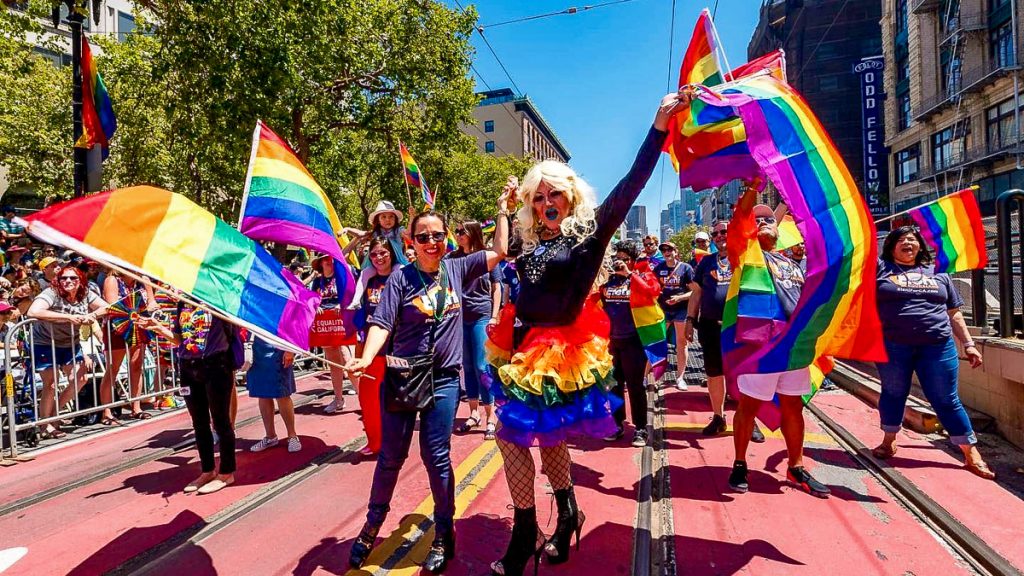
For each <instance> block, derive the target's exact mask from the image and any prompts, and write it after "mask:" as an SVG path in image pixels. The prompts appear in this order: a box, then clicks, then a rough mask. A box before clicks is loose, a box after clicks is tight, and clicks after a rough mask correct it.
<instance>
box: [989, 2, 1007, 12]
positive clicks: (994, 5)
mask: <svg viewBox="0 0 1024 576" xmlns="http://www.w3.org/2000/svg"><path fill="white" fill-rule="evenodd" d="M1009 3H1010V0H992V1H991V3H990V4H989V7H988V11H989V12H995V11H996V10H999V9H1000V8H1002V7H1003V6H1006V5H1007V4H1009Z"/></svg>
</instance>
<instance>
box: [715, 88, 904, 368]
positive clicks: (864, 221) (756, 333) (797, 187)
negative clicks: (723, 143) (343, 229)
mask: <svg viewBox="0 0 1024 576" xmlns="http://www.w3.org/2000/svg"><path fill="white" fill-rule="evenodd" d="M700 99H701V100H702V101H703V102H705V103H706V104H708V105H709V107H715V108H718V107H730V108H732V109H734V110H735V111H736V113H737V114H738V115H739V117H740V118H741V119H742V121H743V124H744V126H745V128H746V133H747V142H748V145H749V147H750V152H751V156H752V157H753V158H754V159H755V160H756V161H757V163H758V165H759V166H760V167H761V169H762V170H763V173H764V174H765V175H766V176H767V177H768V179H769V180H771V182H772V183H773V184H774V185H775V187H776V189H777V190H778V191H779V194H780V195H781V196H782V200H783V201H784V202H785V203H786V204H787V206H788V207H789V212H790V213H791V214H792V215H793V217H794V220H795V221H796V225H797V228H798V229H799V231H800V233H801V235H802V236H803V238H804V242H805V246H806V249H807V262H808V264H807V274H806V278H805V283H804V286H803V291H802V294H801V297H800V300H799V302H798V304H797V306H796V310H795V311H794V312H793V314H792V315H791V316H790V317H789V318H788V319H787V320H786V321H785V323H784V324H780V323H779V322H777V319H776V318H774V316H773V314H772V313H771V311H770V310H765V309H764V307H762V306H757V305H754V306H750V307H745V306H744V304H745V302H744V301H745V300H749V301H751V302H752V301H754V300H756V299H757V298H760V297H763V293H762V292H760V291H759V290H757V288H758V287H759V285H757V284H755V283H754V282H751V281H748V279H751V280H752V279H753V278H755V277H756V276H757V275H756V274H752V275H747V274H746V273H745V271H743V270H740V271H739V273H734V274H733V283H734V284H735V285H736V286H730V290H729V298H727V304H726V306H727V313H731V314H730V316H729V317H727V318H726V319H724V320H723V342H722V344H723V351H724V352H725V353H726V354H727V356H728V359H727V360H726V362H725V364H726V366H727V367H728V368H727V374H726V375H727V376H729V377H730V378H731V379H735V378H736V377H738V376H740V375H742V374H767V373H773V372H782V371H785V370H796V369H800V368H805V367H810V366H812V365H814V364H815V363H816V362H818V361H819V359H820V358H822V357H824V356H836V357H841V358H849V359H854V360H863V361H880V360H884V359H885V349H884V347H883V346H882V337H881V322H880V320H879V318H878V311H877V308H876V306H875V290H874V283H875V267H876V258H877V247H876V241H875V226H874V222H873V221H872V220H871V217H870V214H869V212H868V210H867V206H866V204H865V202H864V198H863V197H862V196H861V194H860V193H859V192H858V190H857V187H856V185H855V184H854V181H853V177H852V176H851V175H850V172H849V170H848V169H847V167H846V164H845V163H844V162H843V160H842V158H841V157H840V156H839V152H838V150H837V149H836V147H835V145H834V144H833V143H832V141H831V139H830V138H829V136H828V134H827V133H826V132H825V129H824V128H823V127H822V125H821V123H820V122H819V121H818V120H817V118H816V117H815V116H814V113H813V112H811V110H810V108H809V107H808V106H807V103H806V102H805V101H804V99H803V98H802V97H801V96H800V95H799V94H798V93H797V92H796V91H795V90H793V89H792V88H791V87H790V86H789V85H788V84H786V83H784V82H782V81H780V80H778V79H777V78H775V77H773V76H770V75H761V76H755V77H750V78H746V79H742V80H740V81H738V82H737V83H735V84H733V85H731V86H729V87H728V88H726V89H724V90H723V91H722V92H721V93H715V92H713V91H711V90H701V91H700ZM751 207H752V206H751ZM741 216H742V211H741ZM747 219H749V220H751V222H749V223H748V224H752V212H751V213H750V214H748V217H747ZM732 228H733V227H732V226H731V227H730V237H729V244H730V247H731V246H732V244H733V243H734V242H739V243H740V248H741V249H743V250H744V253H743V254H742V255H739V256H738V257H737V258H738V262H739V264H744V263H748V262H749V263H750V265H752V266H754V265H755V264H754V262H755V261H757V260H758V259H757V256H760V247H759V246H758V245H757V244H756V238H755V239H754V241H753V242H751V241H750V240H751V239H750V237H749V235H750V233H751V232H752V231H753V233H754V234H755V236H756V228H755V227H753V226H752V225H751V226H743V225H740V226H738V227H737V228H736V231H737V232H739V233H738V234H736V235H735V236H734V234H733V229H732ZM744 230H746V234H744ZM750 252H754V254H753V255H752V254H750ZM760 261H761V262H762V265H763V257H761V260H760ZM734 265H735V264H734ZM730 300H732V302H730ZM744 310H750V311H752V312H751V313H750V314H749V315H748V317H747V318H746V319H744V317H743V316H744ZM747 321H749V322H747ZM745 324H747V325H749V326H750V327H752V328H755V329H752V330H747V329H746V327H745ZM756 328H759V329H760V330H758V329H756ZM766 331H767V332H768V335H767V338H765V332H766Z"/></svg>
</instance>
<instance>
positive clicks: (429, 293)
mask: <svg viewBox="0 0 1024 576" xmlns="http://www.w3.org/2000/svg"><path fill="white" fill-rule="evenodd" d="M441 266H444V267H445V270H446V271H447V274H448V291H447V301H446V302H445V307H444V313H443V316H442V317H441V321H440V324H439V325H438V326H437V334H436V336H435V343H434V368H435V369H444V368H459V367H460V366H462V303H463V300H464V296H463V293H464V289H465V287H467V286H468V285H469V284H471V283H472V282H473V280H475V279H477V278H479V277H481V276H483V275H484V274H486V273H487V253H486V252H484V251H482V250H481V251H480V252H475V253H473V254H470V255H469V256H466V257H465V258H445V259H444V260H442V261H441ZM439 282H440V278H439V275H438V274H437V273H435V274H427V273H425V272H421V271H420V270H419V269H418V268H417V267H416V264H415V263H413V264H407V265H405V266H402V269H401V270H399V271H398V272H392V273H391V275H390V276H388V281H387V283H386V284H385V285H384V292H383V294H381V298H380V303H379V304H377V309H376V310H375V311H374V312H373V317H371V318H370V319H369V323H370V324H372V325H374V326H379V327H381V328H383V329H385V330H387V331H389V332H390V333H391V351H390V352H389V353H390V354H392V355H394V356H399V357H403V358H409V357H412V356H418V355H420V354H426V353H428V352H429V349H430V325H429V324H428V322H433V321H434V306H435V304H436V302H437V301H438V296H439V294H440V286H439Z"/></svg>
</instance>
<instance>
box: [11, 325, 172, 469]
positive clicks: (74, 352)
mask: <svg viewBox="0 0 1024 576" xmlns="http://www.w3.org/2000/svg"><path fill="white" fill-rule="evenodd" d="M39 322H46V321H42V320H36V319H31V318H30V319H26V320H22V321H21V322H18V323H17V324H14V325H13V326H11V327H10V328H9V329H8V331H7V334H6V336H5V337H4V342H3V354H4V357H3V367H4V375H3V380H4V386H3V393H4V394H3V395H4V399H5V400H6V409H5V414H4V419H5V423H6V426H7V439H8V448H9V450H10V457H11V458H16V457H17V456H18V435H19V433H25V435H26V436H27V437H29V438H31V437H33V436H35V435H36V434H38V429H40V428H44V427H46V426H47V425H49V424H53V423H55V422H59V421H60V420H63V419H68V418H77V417H80V416H88V415H91V414H95V413H98V412H102V411H103V410H106V409H110V408H116V407H121V406H130V405H131V404H132V403H133V402H136V401H141V400H147V399H151V398H157V397H161V396H170V395H173V394H174V393H176V392H177V391H178V390H179V388H180V386H179V384H178V370H177V358H176V356H175V355H174V354H171V353H170V350H169V346H163V345H162V344H167V342H166V341H161V340H160V339H154V340H150V341H149V343H147V344H139V345H137V346H136V347H128V346H126V347H125V350H124V351H123V352H120V351H115V350H112V349H111V346H110V343H111V342H112V341H113V338H114V337H115V335H114V331H113V328H112V326H111V323H110V322H109V321H106V320H104V321H103V322H102V324H101V331H100V334H102V338H100V337H98V334H96V333H95V332H94V331H93V328H94V327H95V325H93V326H90V327H89V328H88V329H87V330H82V329H81V328H80V327H78V326H74V325H72V330H73V331H74V332H76V335H77V336H78V337H75V338H72V345H71V348H70V354H71V359H72V363H71V364H70V366H63V367H61V366H57V360H58V358H57V350H58V348H57V347H56V346H55V345H54V343H53V342H52V341H51V342H50V343H49V344H42V343H37V342H36V341H35V337H34V330H33V327H34V326H35V325H36V324H37V323H39ZM69 324H70V323H69ZM38 346H49V347H50V350H49V352H50V359H51V361H52V362H53V365H52V366H51V367H49V368H46V369H43V370H38V371H37V370H36V369H35V366H34V364H35V359H36V358H37V354H36V353H37V347H38ZM133 349H138V352H136V353H138V354H141V355H142V359H141V360H140V363H141V371H140V373H133V371H132V370H131V357H132V355H133V354H132V350H133ZM119 353H123V354H124V356H123V359H122V360H121V361H120V362H118V365H117V366H114V365H113V356H114V355H115V354H119ZM79 355H81V356H82V360H81V361H78V360H77V358H78V357H79ZM119 355H120V354H119ZM108 374H109V377H107V376H108ZM147 380H148V383H147ZM103 386H105V387H107V388H109V392H110V394H109V396H107V397H108V398H109V399H110V400H109V401H108V402H106V403H104V402H103V401H102V400H101V398H102V396H106V395H105V394H104V395H101V387H103ZM50 387H52V396H53V398H52V400H50V399H47V406H46V408H47V409H45V410H44V406H43V405H42V398H43V397H44V396H49V395H50V393H51V391H50V390H47V388H50ZM84 388H88V389H91V398H90V397H89V395H87V396H86V398H85V400H86V401H85V402H83V401H82V391H83V389H84ZM69 389H70V390H71V392H68V390H69ZM134 390H138V392H137V393H134V392H133V391H134ZM62 394H64V395H65V401H64V402H61V395H62ZM88 400H91V402H89V401H88ZM51 401H52V402H53V404H52V406H50V405H49V403H50V402H51ZM84 404H91V406H85V405H84ZM50 408H52V411H51V410H50ZM43 412H47V413H51V414H52V415H48V416H47V417H41V414H42V413H43ZM3 449H4V446H3V434H0V454H3Z"/></svg>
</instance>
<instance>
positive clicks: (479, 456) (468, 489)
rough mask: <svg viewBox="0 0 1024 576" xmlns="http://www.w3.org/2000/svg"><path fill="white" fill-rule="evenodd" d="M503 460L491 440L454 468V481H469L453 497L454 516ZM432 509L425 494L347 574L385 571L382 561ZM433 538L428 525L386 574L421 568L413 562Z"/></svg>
mask: <svg viewBox="0 0 1024 576" xmlns="http://www.w3.org/2000/svg"><path fill="white" fill-rule="evenodd" d="M485 458H490V460H488V461H487V463H486V464H484V465H483V466H482V467H481V468H480V469H479V470H477V471H476V474H475V475H473V476H472V477H470V473H471V472H473V469H474V468H476V467H477V466H478V465H479V464H480V462H482V461H483V460H484V459H485ZM501 466H502V460H501V454H500V453H499V452H498V446H497V444H495V443H494V442H485V443H483V444H481V445H480V446H478V447H477V448H476V449H475V450H473V452H471V453H470V454H469V456H467V457H466V459H465V460H463V461H462V462H461V463H460V464H459V465H458V467H456V468H455V481H456V482H457V483H460V484H461V483H463V482H464V481H465V480H466V479H468V480H469V484H467V485H466V486H465V487H464V488H463V489H462V492H460V493H459V494H457V495H456V496H455V518H456V519H459V518H461V517H462V515H463V514H465V512H466V509H467V508H469V505H470V504H472V503H473V501H474V500H475V499H476V497H477V496H479V495H480V493H481V492H482V491H483V489H484V488H485V487H486V486H487V485H488V484H490V483H491V480H493V479H494V476H495V475H496V474H497V473H498V470H501ZM433 508H434V500H433V498H432V497H431V496H429V495H428V496H427V497H426V498H424V499H423V501H422V502H420V504H419V506H417V507H416V509H415V510H414V511H413V512H412V513H411V514H410V515H409V516H407V517H406V518H405V519H403V520H402V523H401V524H400V525H399V526H398V528H396V529H395V530H394V531H393V532H392V533H391V535H390V536H388V538H387V539H386V540H384V541H383V542H381V543H380V545H379V546H377V547H376V548H374V549H373V552H372V553H371V554H370V557H369V558H367V559H366V563H365V564H363V567H362V568H361V569H359V570H349V571H348V572H347V573H346V576H357V575H358V576H369V575H373V574H378V573H381V574H382V573H385V571H383V569H382V568H381V565H382V564H385V563H389V562H388V561H389V560H390V559H391V557H392V556H394V554H395V553H396V552H397V551H398V550H399V548H401V547H402V546H403V545H404V544H406V543H408V542H410V541H412V539H413V538H414V537H415V536H416V533H417V532H418V531H419V529H418V528H417V527H418V526H419V524H420V523H421V522H422V521H423V520H424V519H426V517H427V516H428V515H429V514H430V512H431V511H432V510H433ZM433 539H434V527H433V525H431V527H430V528H429V529H428V530H427V531H426V532H425V533H424V534H423V535H422V536H421V537H420V538H419V540H418V541H417V542H416V544H415V545H413V546H412V547H410V548H409V549H408V550H406V551H405V552H404V553H402V556H401V557H400V558H398V559H397V562H396V563H395V565H394V567H392V568H391V569H390V570H387V571H386V573H387V574H389V575H403V574H409V575H411V574H416V573H418V572H419V571H420V567H419V565H417V564H415V563H414V561H422V560H423V558H425V557H426V555H427V551H428V550H429V549H430V543H431V541H433Z"/></svg>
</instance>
